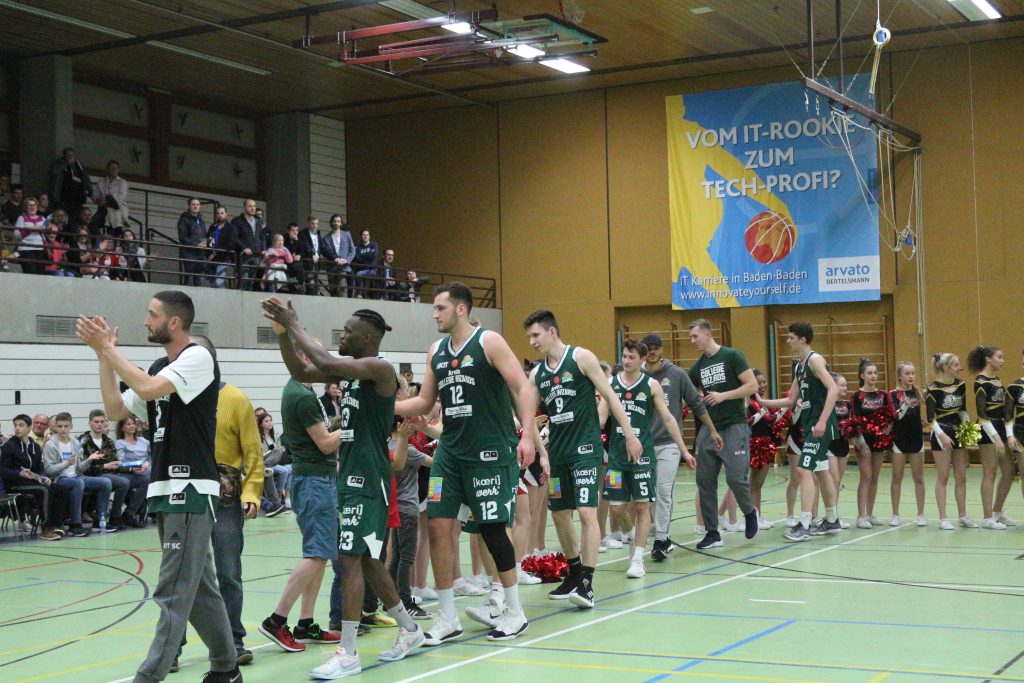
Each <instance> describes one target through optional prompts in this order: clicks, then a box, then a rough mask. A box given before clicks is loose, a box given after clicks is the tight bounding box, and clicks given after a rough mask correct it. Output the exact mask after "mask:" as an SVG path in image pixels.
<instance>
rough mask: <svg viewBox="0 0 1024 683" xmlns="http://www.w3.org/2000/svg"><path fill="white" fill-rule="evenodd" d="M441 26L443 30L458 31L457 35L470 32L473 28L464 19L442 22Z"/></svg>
mask: <svg viewBox="0 0 1024 683" xmlns="http://www.w3.org/2000/svg"><path fill="white" fill-rule="evenodd" d="M441 28H443V29H444V30H445V31H451V32H452V33H458V34H459V35H466V34H467V33H472V32H473V30H474V29H473V25H472V24H470V23H469V22H466V21H456V22H455V23H454V24H444V25H442V26H441Z"/></svg>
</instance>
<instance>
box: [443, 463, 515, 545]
mask: <svg viewBox="0 0 1024 683" xmlns="http://www.w3.org/2000/svg"><path fill="white" fill-rule="evenodd" d="M518 487H519V466H518V464H516V463H513V464H512V465H498V466H494V465H487V466H482V465H464V464H461V463H457V462H452V461H451V460H449V459H448V458H444V459H442V460H436V459H435V460H434V464H433V466H431V468H430V481H429V482H428V484H427V517H430V518H431V519H433V518H441V519H459V520H461V521H462V522H468V521H475V522H477V523H480V524H496V523H498V524H506V525H509V526H511V525H512V523H513V522H514V521H515V509H516V490H517V489H518ZM467 531H469V529H467ZM471 533H472V532H471Z"/></svg>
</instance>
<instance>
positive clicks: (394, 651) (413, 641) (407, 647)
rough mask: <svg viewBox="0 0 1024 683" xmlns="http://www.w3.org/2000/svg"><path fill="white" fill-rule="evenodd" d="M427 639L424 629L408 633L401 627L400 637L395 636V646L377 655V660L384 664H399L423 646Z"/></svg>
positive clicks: (417, 628)
mask: <svg viewBox="0 0 1024 683" xmlns="http://www.w3.org/2000/svg"><path fill="white" fill-rule="evenodd" d="M426 639H427V637H426V636H425V635H424V634H423V629H422V628H420V627H419V626H417V627H416V630H415V631H406V630H405V629H404V628H402V627H401V626H399V627H398V635H397V636H395V644H394V645H392V646H391V649H390V650H384V651H383V652H381V653H380V654H379V655H377V659H379V660H380V661H382V662H397V661H398V660H400V659H405V656H406V655H407V654H409V653H410V652H411V651H412V650H415V649H416V648H418V647H419V646H420V645H422V644H423V641H425V640H426Z"/></svg>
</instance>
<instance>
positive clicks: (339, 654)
mask: <svg viewBox="0 0 1024 683" xmlns="http://www.w3.org/2000/svg"><path fill="white" fill-rule="evenodd" d="M362 670H363V668H362V667H361V666H360V665H359V656H358V655H354V654H353V655H350V654H348V653H347V652H345V648H343V647H339V648H336V649H335V650H334V656H333V657H331V658H330V659H328V660H327V662H326V663H324V664H321V665H320V666H318V667H317V668H315V669H313V670H312V671H310V672H309V677H310V678H312V679H313V680H315V681H316V680H321V681H322V680H329V681H333V680H335V679H338V678H345V677H346V676H355V675H356V674H358V673H359V672H361V671H362Z"/></svg>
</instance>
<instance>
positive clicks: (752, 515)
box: [743, 508, 758, 538]
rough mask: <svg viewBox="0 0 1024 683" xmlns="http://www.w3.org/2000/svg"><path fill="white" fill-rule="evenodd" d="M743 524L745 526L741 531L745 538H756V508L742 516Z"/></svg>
mask: <svg viewBox="0 0 1024 683" xmlns="http://www.w3.org/2000/svg"><path fill="white" fill-rule="evenodd" d="M743 523H744V524H745V525H746V528H745V529H744V530H743V535H744V536H746V537H747V538H753V537H754V536H757V529H758V525H757V508H754V509H753V510H751V511H750V512H748V513H747V514H745V515H743Z"/></svg>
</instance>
